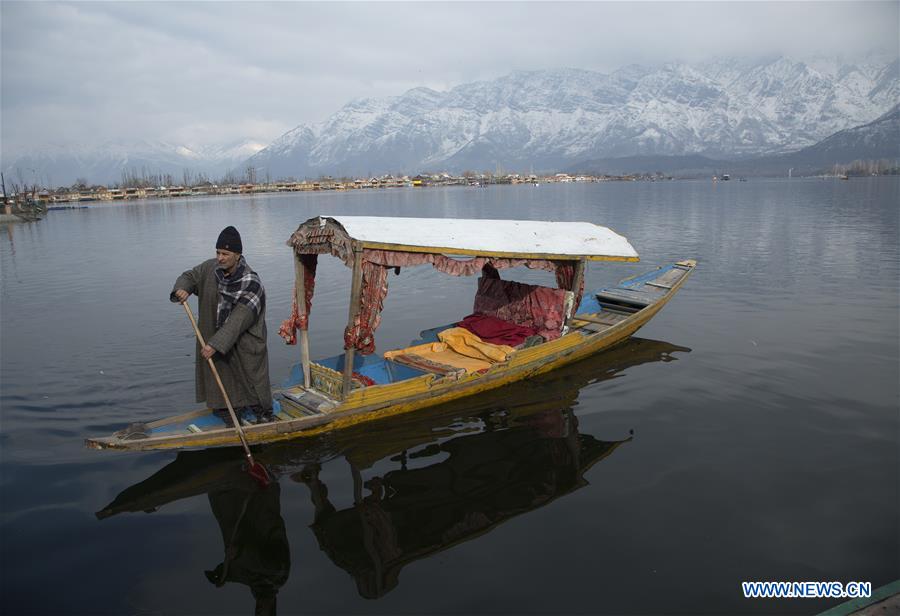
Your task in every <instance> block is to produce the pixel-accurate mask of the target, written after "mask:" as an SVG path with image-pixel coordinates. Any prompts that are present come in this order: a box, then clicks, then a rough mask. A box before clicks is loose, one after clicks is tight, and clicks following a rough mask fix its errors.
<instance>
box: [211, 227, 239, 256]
mask: <svg viewBox="0 0 900 616" xmlns="http://www.w3.org/2000/svg"><path fill="white" fill-rule="evenodd" d="M216 249H217V250H230V251H231V252H240V253H242V252H244V250H243V249H244V247H243V245H241V234H240V233H238V230H237V229H235V228H234V227H225V228H224V229H222V232H221V233H220V234H219V240H218V241H217V242H216Z"/></svg>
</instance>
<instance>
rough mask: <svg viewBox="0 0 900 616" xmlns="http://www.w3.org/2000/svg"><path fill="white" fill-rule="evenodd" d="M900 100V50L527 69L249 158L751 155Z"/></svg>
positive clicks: (309, 161)
mask: <svg viewBox="0 0 900 616" xmlns="http://www.w3.org/2000/svg"><path fill="white" fill-rule="evenodd" d="M898 102H900V65H898V62H897V60H896V59H893V60H892V61H887V60H877V59H874V58H869V59H866V60H865V61H861V62H856V63H851V62H843V61H839V60H835V59H821V58H820V59H816V60H813V61H808V62H801V61H796V60H791V59H787V58H773V59H768V60H764V61H757V62H750V61H746V60H734V59H729V60H717V61H714V62H707V63H703V64H698V65H687V64H679V63H673V64H666V65H663V66H654V67H648V66H637V65H633V66H627V67H624V68H622V69H620V70H617V71H615V72H613V73H610V74H604V73H598V72H593V71H587V70H577V69H563V70H548V71H531V72H515V73H512V74H510V75H507V76H505V77H501V78H499V79H496V80H494V81H482V82H475V83H468V84H463V85H460V86H457V87H455V88H453V89H451V90H449V91H447V92H437V91H434V90H431V89H428V88H415V89H413V90H410V91H408V92H406V93H405V94H403V95H402V96H397V97H389V98H379V99H373V98H369V99H360V100H355V101H352V102H350V103H348V104H347V105H345V106H344V107H343V108H342V109H340V110H338V111H337V112H336V113H335V114H334V115H332V116H331V117H330V118H328V119H327V120H326V121H325V122H323V123H321V124H318V125H315V126H306V125H301V126H298V127H297V128H295V129H294V130H292V131H290V132H288V133H286V134H284V135H282V136H281V137H279V138H278V139H276V140H275V141H274V142H273V143H272V144H270V145H269V146H268V147H267V148H265V149H264V150H262V151H260V152H259V153H257V154H256V155H255V156H254V157H253V158H252V159H251V160H250V161H248V162H249V164H252V165H253V166H255V167H262V168H266V169H268V171H269V173H270V174H271V175H272V176H273V177H276V176H295V177H304V176H315V175H319V174H334V175H344V174H346V175H367V174H373V173H384V172H396V171H401V170H402V171H404V172H407V173H411V172H416V171H424V170H440V169H447V170H452V171H462V170H465V169H475V170H482V169H490V170H493V169H495V168H496V167H497V166H498V165H499V166H501V167H503V168H505V169H520V170H522V169H528V168H530V167H531V168H534V169H559V168H562V167H566V166H570V165H572V164H574V163H576V162H578V161H581V160H588V159H596V158H608V157H623V156H648V155H652V156H659V155H666V156H672V155H703V156H709V157H712V158H726V159H727V158H740V157H749V156H760V155H766V154H778V153H784V152H790V151H795V150H799V149H801V148H804V147H806V146H810V145H812V144H815V143H816V142H818V141H820V140H822V139H824V138H825V137H827V136H829V135H831V134H833V133H835V132H838V131H840V130H843V129H847V128H850V127H853V126H858V125H861V124H865V123H867V122H870V121H872V120H874V119H875V118H877V117H879V116H881V115H882V114H884V113H885V112H886V111H888V110H889V109H890V108H892V107H893V106H894V105H896V104H897V103H898Z"/></svg>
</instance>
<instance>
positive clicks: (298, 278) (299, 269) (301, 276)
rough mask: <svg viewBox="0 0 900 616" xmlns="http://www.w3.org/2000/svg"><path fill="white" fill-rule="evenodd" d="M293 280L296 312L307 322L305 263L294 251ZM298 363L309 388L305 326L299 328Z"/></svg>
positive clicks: (307, 336) (307, 337) (306, 332)
mask: <svg viewBox="0 0 900 616" xmlns="http://www.w3.org/2000/svg"><path fill="white" fill-rule="evenodd" d="M294 280H295V285H294V286H295V288H296V289H297V313H298V314H300V315H302V316H305V317H306V318H307V323H309V320H308V319H309V315H307V314H306V265H304V264H303V259H301V258H300V255H299V254H297V253H294ZM307 327H308V325H307ZM300 365H301V366H302V368H303V385H304V386H305V387H306V388H307V389H310V388H311V387H312V381H310V378H309V332H308V331H307V330H306V329H305V328H301V329H300Z"/></svg>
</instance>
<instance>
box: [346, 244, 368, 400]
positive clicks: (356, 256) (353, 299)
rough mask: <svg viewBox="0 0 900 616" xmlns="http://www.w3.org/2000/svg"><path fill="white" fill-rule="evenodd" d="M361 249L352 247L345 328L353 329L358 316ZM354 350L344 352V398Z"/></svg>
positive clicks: (349, 378) (351, 372)
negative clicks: (348, 305)
mask: <svg viewBox="0 0 900 616" xmlns="http://www.w3.org/2000/svg"><path fill="white" fill-rule="evenodd" d="M362 254H363V253H362V248H360V247H358V246H354V247H353V274H351V275H352V277H353V278H352V282H351V284H350V316H349V319H348V321H347V327H348V328H349V327H353V322H354V321H355V320H356V316H357V315H358V314H359V296H360V294H361V293H362ZM355 352H356V349H354V348H353V347H351V348H349V349H345V350H344V385H343V388H342V389H341V392H342V395H343V397H344V398H346V397H347V396H349V395H350V386H351V383H352V378H353V356H354V354H355Z"/></svg>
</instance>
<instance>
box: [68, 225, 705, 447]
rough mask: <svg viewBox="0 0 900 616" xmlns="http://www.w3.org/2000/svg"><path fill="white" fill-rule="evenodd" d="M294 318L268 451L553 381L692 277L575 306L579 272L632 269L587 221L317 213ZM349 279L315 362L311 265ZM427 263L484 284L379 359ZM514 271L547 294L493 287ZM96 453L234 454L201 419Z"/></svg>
mask: <svg viewBox="0 0 900 616" xmlns="http://www.w3.org/2000/svg"><path fill="white" fill-rule="evenodd" d="M288 245H289V246H290V247H291V248H292V253H293V260H294V266H295V273H296V276H295V289H294V311H293V314H292V316H291V318H290V319H289V320H288V321H286V322H285V324H283V325H282V329H281V332H280V333H281V334H282V335H283V336H285V338H286V339H288V341H289V342H291V343H294V342H297V341H299V346H300V356H301V360H300V362H299V363H298V364H296V365H295V366H293V367H292V369H291V373H290V377H289V378H288V380H287V381H286V382H285V384H284V385H283V386H281V387H279V388H277V389H276V390H275V394H274V397H275V408H274V410H275V417H276V419H275V421H272V422H268V423H263V424H254V425H247V426H245V427H244V433H245V434H246V437H247V440H248V441H249V442H250V443H266V442H272V441H279V440H285V439H293V438H297V437H301V436H309V435H316V434H321V433H323V432H326V431H330V430H335V429H340V428H344V427H347V426H352V425H357V424H360V423H362V422H367V421H372V420H375V419H381V418H385V417H390V416H393V415H399V414H403V413H409V412H412V411H416V410H419V409H422V408H425V407H429V406H433V405H437V404H441V403H444V402H448V401H451V400H455V399H457V398H462V397H464V396H471V395H475V394H478V393H480V392H484V391H486V390H490V389H493V388H496V387H500V386H502V385H506V384H508V383H512V382H515V381H519V380H522V379H527V378H529V377H531V376H534V375H537V374H542V373H544V372H548V371H550V370H554V369H556V368H559V367H561V366H564V365H566V364H569V363H572V362H575V361H578V360H580V359H583V358H585V357H588V356H590V355H592V354H594V353H597V352H599V351H602V350H604V349H608V348H609V347H611V346H613V345H615V344H617V343H619V342H621V341H623V340H625V339H626V338H628V337H629V336H631V335H632V334H633V333H635V332H636V331H637V330H638V329H640V328H641V327H642V326H643V325H644V324H646V323H647V322H648V321H649V320H650V319H651V318H652V317H653V316H654V315H655V314H656V313H657V312H659V310H660V309H661V308H662V307H663V306H664V305H665V304H666V303H667V302H668V301H669V300H670V299H671V298H672V297H673V296H674V294H675V293H676V292H677V291H678V289H679V288H681V286H682V285H683V284H684V282H685V281H686V280H687V278H688V276H689V275H690V274H691V272H692V271H693V270H694V268H695V267H696V262H695V261H693V260H683V261H678V262H675V263H672V264H670V265H666V266H662V267H659V268H657V269H656V270H653V271H651V272H649V273H646V274H644V275H640V276H635V277H632V278H628V279H626V280H623V281H622V282H620V283H619V284H618V285H617V286H615V287H611V288H604V289H600V290H598V291H596V292H593V293H590V294H587V295H585V294H584V293H583V288H584V273H585V268H586V265H587V262H588V261H619V262H634V261H638V260H639V257H638V253H637V252H636V251H635V250H634V248H633V247H632V246H631V244H630V243H629V242H628V240H626V239H625V238H624V237H623V236H621V235H619V234H617V233H615V232H614V231H612V230H610V229H608V228H606V227H601V226H599V225H595V224H591V223H585V222H537V221H512V220H458V219H427V218H379V217H367V216H335V217H324V216H317V217H315V218H311V219H309V220H307V221H306V222H304V223H303V224H301V225H300V226H299V228H298V229H297V230H296V231H295V232H294V233H293V234H292V235H291V237H290V239H289V240H288ZM321 254H328V255H332V256H335V257H337V258H339V259H341V260H342V261H343V262H344V263H345V264H346V265H347V266H349V267H350V268H351V269H352V283H351V289H350V313H349V319H348V325H347V328H346V329H345V332H344V353H342V354H340V355H336V356H333V357H329V358H326V359H321V360H317V361H311V360H310V356H309V346H308V337H307V327H308V321H309V315H310V313H311V308H312V298H313V292H314V286H315V273H316V266H317V263H318V256H319V255H321ZM421 265H431V266H432V267H434V268H435V269H437V270H438V271H440V272H443V273H447V274H451V275H457V276H459V275H473V274H478V273H480V274H481V277H480V278H479V281H478V290H477V292H476V295H475V301H474V310H473V314H471V315H468V316H467V317H464V316H463V315H461V316H460V318H461V320H460V322H458V323H451V324H448V325H444V326H440V327H435V328H433V329H429V330H425V331H423V332H420V334H419V338H418V339H417V340H414V341H412V343H411V344H410V346H408V347H406V348H402V349H394V350H391V351H388V352H385V353H382V354H375V353H374V350H375V338H374V334H375V331H376V329H377V327H378V324H379V322H380V313H381V309H382V306H383V301H384V298H385V296H386V295H387V280H388V278H387V275H388V272H389V271H395V272H396V273H398V274H399V272H400V269H401V268H406V267H412V266H421ZM513 267H527V268H531V269H541V270H546V271H550V272H553V273H555V275H556V282H557V288H551V287H543V286H538V285H528V284H523V283H518V282H514V281H510V280H505V279H502V278H501V277H500V271H503V270H506V269H509V268H513ZM85 444H86V445H87V446H88V447H92V448H97V449H106V448H111V449H137V450H149V449H182V448H206V447H218V446H232V445H238V444H239V440H238V436H237V434H236V433H235V431H234V429H233V428H229V427H227V426H225V424H224V423H223V422H222V420H221V419H219V418H218V417H217V416H216V415H215V414H213V413H212V411H211V410H210V409H200V410H196V411H192V412H189V413H185V414H181V415H176V416H174V417H167V418H164V419H160V420H158V421H154V422H150V423H147V424H142V425H141V426H140V428H139V429H130V430H129V429H126V430H123V431H120V432H118V433H116V434H114V435H112V436H108V437H100V438H90V439H87V440H86V442H85Z"/></svg>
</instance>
